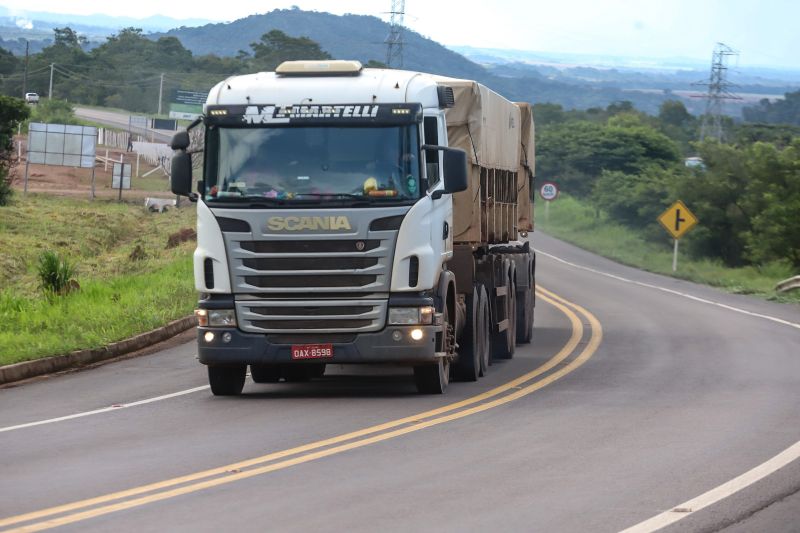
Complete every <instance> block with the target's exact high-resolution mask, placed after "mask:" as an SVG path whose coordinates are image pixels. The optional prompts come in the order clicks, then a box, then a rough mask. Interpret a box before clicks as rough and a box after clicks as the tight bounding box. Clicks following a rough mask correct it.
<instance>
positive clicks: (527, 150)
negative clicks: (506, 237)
mask: <svg viewBox="0 0 800 533" xmlns="http://www.w3.org/2000/svg"><path fill="white" fill-rule="evenodd" d="M517 105H518V106H519V109H520V118H521V120H522V128H521V131H522V135H521V138H520V144H521V149H520V160H519V164H520V169H519V173H518V174H517V190H518V195H517V202H518V206H519V207H518V211H517V212H518V215H519V222H518V224H517V228H518V229H519V230H520V231H531V230H533V211H532V209H533V206H532V205H531V189H530V185H531V181H530V178H531V177H533V176H535V175H536V149H535V146H534V126H533V115H532V110H531V105H530V104H529V103H527V102H517Z"/></svg>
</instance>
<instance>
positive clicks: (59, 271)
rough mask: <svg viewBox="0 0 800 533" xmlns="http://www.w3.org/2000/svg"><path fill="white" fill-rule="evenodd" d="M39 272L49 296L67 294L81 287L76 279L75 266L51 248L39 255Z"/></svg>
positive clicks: (45, 291) (40, 280) (42, 284)
mask: <svg viewBox="0 0 800 533" xmlns="http://www.w3.org/2000/svg"><path fill="white" fill-rule="evenodd" d="M37 273H38V274H39V282H40V284H41V285H40V286H41V288H42V290H43V291H44V293H45V294H46V295H48V296H53V295H57V294H58V295H62V294H67V293H69V292H72V291H73V290H77V289H79V288H80V285H78V281H77V280H76V279H75V267H74V266H73V265H72V264H71V263H70V262H69V261H68V260H67V259H66V258H62V257H59V255H58V254H57V253H55V252H53V251H51V250H45V251H44V252H42V253H41V254H40V255H39V264H38V268H37Z"/></svg>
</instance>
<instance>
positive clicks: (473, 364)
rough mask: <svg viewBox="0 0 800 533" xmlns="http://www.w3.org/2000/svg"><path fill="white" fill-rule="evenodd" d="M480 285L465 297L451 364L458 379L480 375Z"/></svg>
mask: <svg viewBox="0 0 800 533" xmlns="http://www.w3.org/2000/svg"><path fill="white" fill-rule="evenodd" d="M479 289H482V287H481V286H480V285H475V286H474V287H473V288H472V294H471V295H469V296H468V297H467V301H466V302H465V303H466V304H467V316H466V325H465V327H464V331H463V332H462V333H461V339H460V342H459V343H458V359H456V361H455V363H454V364H453V375H454V377H455V378H456V379H458V380H460V381H478V377H479V376H480V375H481V364H482V363H481V359H482V354H481V341H482V339H481V335H482V334H483V329H482V327H481V324H480V321H481V320H482V317H481V314H480V304H481V298H480V292H479Z"/></svg>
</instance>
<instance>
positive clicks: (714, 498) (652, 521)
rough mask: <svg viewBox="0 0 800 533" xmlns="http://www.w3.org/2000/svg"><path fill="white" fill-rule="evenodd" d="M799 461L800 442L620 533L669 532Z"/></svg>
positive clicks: (784, 322) (774, 319)
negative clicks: (660, 530) (710, 507)
mask: <svg viewBox="0 0 800 533" xmlns="http://www.w3.org/2000/svg"><path fill="white" fill-rule="evenodd" d="M536 253H537V254H542V255H544V256H546V257H549V258H550V259H553V260H555V261H558V262H560V263H563V264H565V265H569V266H571V267H574V268H578V269H580V270H586V271H587V272H593V273H595V274H599V275H601V276H606V277H608V278H612V279H615V280H618V281H622V282H624V283H632V284H634V285H639V286H640V287H647V288H649V289H655V290H659V291H663V292H667V293H670V294H674V295H676V296H681V297H683V298H688V299H690V300H694V301H696V302H700V303H704V304H708V305H714V306H717V307H721V308H723V309H727V310H728V311H734V312H736V313H742V314H744V315H748V316H752V317H755V318H761V319H764V320H770V321H772V322H776V323H778V324H782V325H784V326H789V327H792V328H796V329H800V324H797V323H795V322H790V321H788V320H783V319H782V318H777V317H774V316H769V315H762V314H760V313H754V312H752V311H747V310H745V309H740V308H738V307H733V306H730V305H727V304H723V303H719V302H715V301H713V300H707V299H705V298H700V297H697V296H693V295H691V294H687V293H684V292H680V291H676V290H673V289H668V288H666V287H660V286H658V285H652V284H650V283H644V282H641V281H634V280H632V279H628V278H623V277H622V276H616V275H614V274H609V273H608V272H603V271H601V270H595V269H594V268H589V267H586V266H583V265H577V264H575V263H570V262H569V261H566V260H564V259H561V258H560V257H556V256H554V255H551V254H548V253H547V252H543V251H541V250H536ZM798 458H800V442H796V443H794V444H792V445H791V446H789V447H788V448H786V449H785V450H783V451H782V452H780V453H779V454H778V455H776V456H775V457H773V458H772V459H768V460H767V461H765V462H763V463H761V464H760V465H758V466H756V467H755V468H753V469H752V470H748V471H747V472H745V473H744V474H742V475H740V476H738V477H735V478H733V479H732V480H730V481H728V482H726V483H723V484H722V485H719V486H717V487H715V488H713V489H711V490H709V491H708V492H704V493H703V494H701V495H700V496H697V497H696V498H693V499H691V500H689V501H686V502H684V503H681V504H679V505H676V506H675V507H673V508H672V509H670V510H669V511H664V512H663V513H661V514H658V515H656V516H654V517H652V518H649V519H647V520H645V521H644V522H640V523H638V524H636V525H634V526H631V527H629V528H627V529H625V530H623V531H621V532H620V533H649V532H652V531H658V530H659V529H662V528H665V527H667V526H668V525H670V524H673V523H675V522H677V521H678V520H682V519H683V518H686V517H687V516H689V515H692V514H694V513H696V512H697V511H700V510H702V509H705V508H706V507H708V506H710V505H713V504H715V503H717V502H719V501H720V500H724V499H725V498H727V497H728V496H732V495H733V494H735V493H737V492H739V491H741V490H743V489H745V488H747V487H749V486H750V485H752V484H754V483H756V482H758V481H760V480H762V479H764V478H765V477H767V476H769V475H770V474H773V473H775V472H777V471H778V470H780V469H781V468H783V467H784V466H786V465H788V464H789V463H791V462H793V461H796V460H797V459H798Z"/></svg>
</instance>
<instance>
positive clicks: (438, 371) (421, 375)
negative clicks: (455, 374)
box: [414, 357, 450, 394]
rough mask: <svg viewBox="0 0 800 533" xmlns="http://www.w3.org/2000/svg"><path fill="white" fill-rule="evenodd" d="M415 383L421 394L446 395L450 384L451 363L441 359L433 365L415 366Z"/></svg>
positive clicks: (444, 358) (443, 358)
mask: <svg viewBox="0 0 800 533" xmlns="http://www.w3.org/2000/svg"><path fill="white" fill-rule="evenodd" d="M414 383H415V384H416V385H417V392H419V393H421V394H444V391H445V390H447V385H448V384H449V383H450V361H448V360H447V358H446V357H440V358H439V360H438V361H437V362H435V363H433V364H427V365H417V366H415V367H414Z"/></svg>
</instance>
